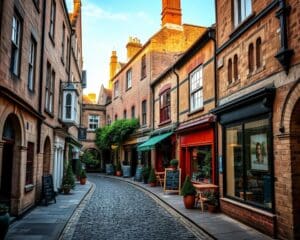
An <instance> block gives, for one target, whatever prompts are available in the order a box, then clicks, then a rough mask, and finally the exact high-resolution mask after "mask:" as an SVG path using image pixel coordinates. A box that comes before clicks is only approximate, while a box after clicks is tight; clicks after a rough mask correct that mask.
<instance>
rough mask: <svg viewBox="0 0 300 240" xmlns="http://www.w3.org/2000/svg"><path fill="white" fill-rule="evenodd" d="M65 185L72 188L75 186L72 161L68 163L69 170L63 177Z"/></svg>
mask: <svg viewBox="0 0 300 240" xmlns="http://www.w3.org/2000/svg"><path fill="white" fill-rule="evenodd" d="M62 185H63V187H66V186H69V187H71V188H74V187H75V178H74V174H73V170H72V166H71V164H70V163H68V167H67V171H66V173H65V175H64V177H63V182H62Z"/></svg>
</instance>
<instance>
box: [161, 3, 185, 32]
mask: <svg viewBox="0 0 300 240" xmlns="http://www.w3.org/2000/svg"><path fill="white" fill-rule="evenodd" d="M161 24H162V26H165V25H166V24H176V25H181V7H180V0H162V13H161Z"/></svg>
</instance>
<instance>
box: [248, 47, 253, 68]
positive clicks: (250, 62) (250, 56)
mask: <svg viewBox="0 0 300 240" xmlns="http://www.w3.org/2000/svg"><path fill="white" fill-rule="evenodd" d="M248 68H249V73H252V72H253V70H254V47H253V43H251V44H250V45H249V48H248Z"/></svg>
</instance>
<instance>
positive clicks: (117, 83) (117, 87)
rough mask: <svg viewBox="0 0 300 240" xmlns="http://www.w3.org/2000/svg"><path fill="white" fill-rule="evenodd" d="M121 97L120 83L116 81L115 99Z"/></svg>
mask: <svg viewBox="0 0 300 240" xmlns="http://www.w3.org/2000/svg"><path fill="white" fill-rule="evenodd" d="M118 96H119V81H116V82H115V84H114V97H115V98H116V97H118Z"/></svg>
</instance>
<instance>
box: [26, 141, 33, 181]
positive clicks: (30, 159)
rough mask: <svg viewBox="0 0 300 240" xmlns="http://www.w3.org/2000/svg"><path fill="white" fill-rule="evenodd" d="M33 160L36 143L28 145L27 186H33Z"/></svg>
mask: <svg viewBox="0 0 300 240" xmlns="http://www.w3.org/2000/svg"><path fill="white" fill-rule="evenodd" d="M33 159H34V143H32V142H28V143H27V160H26V177H25V184H26V185H29V184H33Z"/></svg>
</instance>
